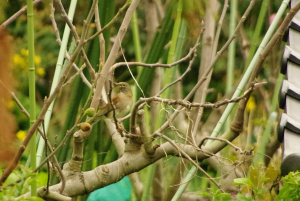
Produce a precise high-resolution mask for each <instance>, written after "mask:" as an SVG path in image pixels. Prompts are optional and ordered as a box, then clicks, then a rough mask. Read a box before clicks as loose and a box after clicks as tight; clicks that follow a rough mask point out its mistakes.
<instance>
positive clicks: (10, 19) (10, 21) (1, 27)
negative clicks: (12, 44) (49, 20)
mask: <svg viewBox="0 0 300 201" xmlns="http://www.w3.org/2000/svg"><path fill="white" fill-rule="evenodd" d="M41 1H42V0H35V1H34V2H33V5H36V4H38V3H40V2H41ZM26 11H27V6H24V7H23V8H22V9H20V10H19V11H18V12H16V13H15V14H14V15H13V16H11V17H10V18H9V19H8V20H6V21H5V22H3V23H2V24H1V26H0V29H5V28H6V27H7V26H8V25H9V24H10V23H12V22H13V21H15V20H16V19H17V18H18V17H19V16H20V15H22V14H23V13H25V12H26Z"/></svg>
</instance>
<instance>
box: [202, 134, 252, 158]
mask: <svg viewBox="0 0 300 201" xmlns="http://www.w3.org/2000/svg"><path fill="white" fill-rule="evenodd" d="M208 139H211V140H219V141H222V142H226V143H227V144H229V145H230V146H232V147H233V148H234V149H235V150H239V151H240V153H241V154H244V153H247V151H243V150H242V148H240V147H238V146H235V145H234V144H232V143H231V142H230V141H229V140H227V139H223V138H218V137H204V138H203V139H202V140H201V142H200V143H199V147H200V148H201V146H202V145H203V144H204V142H205V141H206V140H208Z"/></svg>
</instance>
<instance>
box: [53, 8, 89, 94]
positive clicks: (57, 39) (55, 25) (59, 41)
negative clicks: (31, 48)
mask: <svg viewBox="0 0 300 201" xmlns="http://www.w3.org/2000/svg"><path fill="white" fill-rule="evenodd" d="M50 7H51V14H50V19H51V22H52V26H53V28H54V32H55V34H56V42H57V43H58V44H59V45H61V38H60V36H59V31H58V28H57V24H56V21H55V18H54V11H55V8H54V7H53V3H50ZM65 58H66V59H67V60H69V61H70V55H69V53H68V51H66V54H65ZM72 66H73V68H75V70H76V71H77V72H78V71H80V69H79V68H78V66H77V65H76V64H75V63H73V64H72ZM80 77H81V78H82V81H83V83H85V84H86V85H87V86H88V87H89V88H90V89H91V86H92V85H91V83H90V82H89V81H88V80H87V78H86V77H85V75H84V74H83V72H82V71H80Z"/></svg>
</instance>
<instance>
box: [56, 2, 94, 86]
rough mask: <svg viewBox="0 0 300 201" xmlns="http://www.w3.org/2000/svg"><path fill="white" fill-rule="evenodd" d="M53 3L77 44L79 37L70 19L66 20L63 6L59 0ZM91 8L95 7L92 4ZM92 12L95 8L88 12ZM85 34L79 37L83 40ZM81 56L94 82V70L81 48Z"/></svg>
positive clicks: (86, 21) (88, 22)
mask: <svg viewBox="0 0 300 201" xmlns="http://www.w3.org/2000/svg"><path fill="white" fill-rule="evenodd" d="M55 1H56V2H57V3H58V5H59V11H60V13H61V17H62V18H63V19H64V20H65V22H66V23H67V25H68V26H69V28H70V30H71V33H72V35H73V36H74V38H75V41H76V43H78V42H79V40H80V38H79V36H78V34H77V32H76V28H75V26H74V25H73V23H72V22H71V21H70V19H69V18H68V15H67V13H66V11H65V8H64V6H63V5H62V2H61V0H55ZM92 6H95V5H94V4H93V5H92ZM94 11H95V8H94V7H92V8H91V10H90V12H91V15H93V13H94ZM91 19H92V18H90V19H86V20H85V21H84V22H83V24H84V25H85V26H87V25H88V24H90V22H91ZM86 34H87V30H86V31H85V32H82V36H81V37H83V38H85V37H86ZM81 56H82V58H83V61H84V63H85V64H86V66H87V69H88V71H89V73H90V76H91V78H92V81H94V80H95V71H94V69H93V67H92V65H91V63H90V61H89V59H88V58H87V56H86V53H85V51H84V48H83V47H82V48H81Z"/></svg>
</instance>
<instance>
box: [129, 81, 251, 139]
mask: <svg viewBox="0 0 300 201" xmlns="http://www.w3.org/2000/svg"><path fill="white" fill-rule="evenodd" d="M256 85H257V83H255V84H253V86H252V87H250V88H249V89H248V90H247V91H245V93H244V94H243V95H242V96H239V97H237V98H234V99H225V100H223V101H218V102H216V103H191V102H189V101H186V100H174V99H163V98H160V97H156V96H153V97H150V98H140V99H139V100H138V101H137V102H136V104H135V105H134V107H133V109H132V112H131V121H130V128H131V129H133V130H132V131H131V132H133V134H135V131H134V130H135V118H136V113H137V111H138V108H139V105H140V104H143V103H145V102H152V101H157V102H161V103H166V104H168V105H180V106H182V107H185V108H188V109H191V108H192V107H203V108H218V107H220V106H222V105H226V104H228V103H233V102H238V101H240V100H242V99H244V98H246V97H247V96H248V95H249V94H250V93H251V92H252V91H253V90H254V87H255V86H256ZM177 110H178V108H177ZM175 112H177V111H175Z"/></svg>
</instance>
